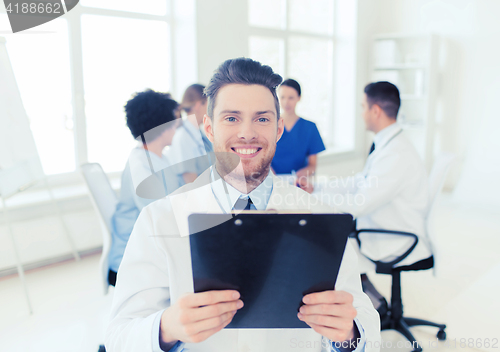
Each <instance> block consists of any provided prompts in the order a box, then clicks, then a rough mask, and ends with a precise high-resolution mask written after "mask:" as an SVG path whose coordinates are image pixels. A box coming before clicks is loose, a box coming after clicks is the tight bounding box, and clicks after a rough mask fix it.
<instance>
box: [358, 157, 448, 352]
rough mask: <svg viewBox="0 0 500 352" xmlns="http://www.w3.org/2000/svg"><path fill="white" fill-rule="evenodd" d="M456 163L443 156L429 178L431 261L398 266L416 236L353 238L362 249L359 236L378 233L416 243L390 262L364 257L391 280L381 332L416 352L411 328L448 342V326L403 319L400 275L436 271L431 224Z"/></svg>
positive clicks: (428, 215)
mask: <svg viewBox="0 0 500 352" xmlns="http://www.w3.org/2000/svg"><path fill="white" fill-rule="evenodd" d="M454 160H455V155H453V154H451V153H442V154H440V155H439V156H438V157H437V158H436V161H435V162H434V165H433V167H432V170H431V173H430V175H429V186H430V187H429V188H430V190H429V195H430V199H429V206H428V210H427V217H426V230H427V234H428V238H429V241H430V242H431V253H432V255H431V256H430V257H429V258H426V259H423V260H420V261H418V262H416V263H413V264H411V265H405V266H396V265H397V264H398V263H399V262H401V261H402V260H403V259H405V258H406V257H407V256H408V255H409V254H410V253H411V252H412V251H413V249H415V247H416V246H417V243H418V237H417V236H416V235H415V234H413V233H409V232H403V231H392V230H385V229H359V230H356V231H355V232H354V233H353V237H355V239H356V241H357V242H358V244H359V245H361V240H360V238H359V234H360V233H372V234H373V235H376V234H377V233H383V234H389V235H394V236H405V237H410V238H412V239H413V243H412V244H411V246H410V247H409V248H408V250H407V251H406V252H405V253H403V254H402V255H400V256H399V257H397V258H395V259H393V260H391V261H389V262H382V261H376V260H373V259H371V258H369V257H367V256H365V257H366V258H368V259H369V260H370V261H372V262H373V263H375V266H376V272H377V273H379V274H388V275H391V276H392V289H391V303H390V308H389V311H388V312H387V314H385V315H382V316H381V329H382V330H388V329H391V330H396V331H398V332H400V333H401V334H402V335H403V336H404V337H406V338H407V339H408V340H409V341H410V342H411V343H412V346H413V352H421V351H422V347H421V346H419V345H418V343H417V340H416V339H415V337H414V336H413V334H412V333H411V331H410V327H412V326H419V325H420V326H422V325H423V326H433V327H437V328H438V329H439V331H438V333H437V338H438V339H439V340H446V332H445V329H446V325H444V324H437V323H433V322H431V321H427V320H422V319H416V318H407V317H405V316H403V301H402V298H401V273H402V272H404V271H416V270H428V269H431V268H435V261H436V259H437V258H438V257H439V256H438V252H437V251H436V248H435V247H436V246H432V243H433V241H435V240H436V238H435V234H434V231H432V220H433V218H434V212H435V209H436V207H435V205H436V200H437V199H438V195H439V194H440V193H441V190H442V188H443V185H444V181H445V179H446V175H447V174H448V171H449V169H450V166H451V165H452V163H453V161H454ZM434 243H435V242H434ZM434 273H435V272H434Z"/></svg>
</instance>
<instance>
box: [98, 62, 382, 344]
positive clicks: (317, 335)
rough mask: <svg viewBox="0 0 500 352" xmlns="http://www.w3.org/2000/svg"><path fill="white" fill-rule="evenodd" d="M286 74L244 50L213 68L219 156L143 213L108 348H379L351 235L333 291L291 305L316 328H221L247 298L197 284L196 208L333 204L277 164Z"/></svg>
mask: <svg viewBox="0 0 500 352" xmlns="http://www.w3.org/2000/svg"><path fill="white" fill-rule="evenodd" d="M280 83H281V77H280V76H279V75H278V74H276V73H274V72H273V70H272V69H271V68H270V67H269V66H265V65H262V64H260V63H259V62H257V61H254V60H251V59H247V58H238V59H230V60H227V61H225V62H223V63H222V64H221V65H220V66H219V68H218V69H217V70H216V71H215V73H214V75H213V76H212V79H211V80H210V83H209V84H208V86H207V87H206V88H205V95H206V96H207V98H208V111H207V114H206V115H205V116H204V118H203V123H204V129H205V132H206V135H207V137H208V138H209V139H210V141H211V142H212V143H213V146H214V151H215V158H216V160H215V165H213V166H212V167H210V168H209V169H208V170H206V171H205V172H204V173H203V174H201V175H200V176H199V177H198V178H197V179H196V180H195V181H194V182H192V183H190V184H187V185H185V186H184V187H182V188H180V189H179V190H178V191H177V192H175V193H174V194H171V195H170V196H169V197H166V198H164V199H161V200H158V201H157V202H154V203H152V204H150V205H148V206H147V207H145V208H144V209H143V211H142V212H141V215H140V216H139V219H138V220H137V223H136V225H135V227H134V230H133V232H132V235H131V237H130V242H129V246H128V247H127V251H126V253H125V256H124V258H123V262H122V267H121V269H120V275H121V276H120V280H119V281H118V284H117V287H116V290H115V295H114V300H113V308H112V312H111V322H110V325H109V327H108V330H107V333H106V350H107V351H108V352H113V351H120V352H135V351H181V350H189V351H193V352H195V351H217V352H235V351H249V350H252V351H271V350H272V351H280V352H287V351H290V352H291V351H297V345H294V344H293V343H291V341H293V340H294V339H296V340H297V341H300V342H301V343H305V342H307V346H308V348H307V350H308V351H309V350H311V351H331V350H332V349H334V345H336V343H339V344H342V343H343V347H345V349H343V351H353V350H356V351H365V350H367V351H370V352H371V351H376V350H377V349H376V347H375V348H374V347H373V346H374V345H375V346H376V345H377V344H379V343H380V320H379V316H378V314H377V312H376V311H375V309H374V308H373V305H372V304H371V302H370V300H369V298H368V297H367V296H366V295H365V294H364V293H363V292H362V291H361V283H360V277H359V272H358V271H357V269H356V262H357V259H356V256H355V254H354V249H352V247H351V246H350V244H347V245H346V247H345V252H344V255H343V257H342V264H341V266H340V270H339V273H338V276H337V280H336V284H335V290H329V291H323V292H316V293H311V294H308V295H305V296H304V298H303V303H304V305H303V306H302V307H301V308H300V310H299V312H293V313H294V314H297V319H298V320H301V321H303V322H305V323H306V324H308V325H309V326H310V327H311V329H224V328H225V327H226V326H227V325H228V324H229V323H230V322H231V320H232V319H233V317H234V315H235V314H238V310H239V309H240V308H242V307H243V305H244V302H243V301H242V300H241V299H240V293H239V292H238V291H236V290H214V291H206V292H201V293H193V291H194V288H193V276H192V270H191V267H192V263H191V250H190V239H189V237H190V233H189V229H188V221H187V219H188V216H190V215H191V214H193V213H209V214H210V213H212V214H229V213H231V212H233V211H235V212H236V213H238V212H240V211H242V210H258V211H265V210H266V209H277V210H284V211H292V212H293V211H302V212H314V213H320V212H321V213H325V212H326V213H331V212H332V211H333V209H332V208H330V207H329V206H325V205H322V204H319V202H317V200H315V199H313V197H312V196H311V195H309V194H308V193H307V192H305V191H303V190H302V189H300V188H298V187H295V186H293V185H290V184H288V183H285V182H280V179H279V178H277V177H276V176H275V175H274V174H273V172H272V171H271V161H272V159H273V156H274V153H275V150H276V143H277V141H278V140H279V139H280V137H281V135H282V133H283V129H284V121H283V119H282V118H280V117H279V102H278V98H277V96H276V87H277V86H278V85H279V84H280ZM200 225H201V224H200ZM214 225H215V224H208V223H207V224H205V226H207V228H208V227H211V226H214ZM255 231H259V230H258V228H257V229H256V230H255ZM218 240H220V239H218V238H213V241H218ZM290 255H291V256H294V253H290ZM224 259H225V258H221V260H224ZM332 274H333V273H332ZM242 298H243V299H244V297H242ZM275 299H279V297H275ZM269 314H272V313H271V312H270V313H269ZM366 341H370V344H369V343H367V342H366ZM299 346H300V343H299ZM311 346H314V347H313V348H312V349H311V348H309V347H311ZM298 350H300V351H303V350H305V349H304V348H299V349H298Z"/></svg>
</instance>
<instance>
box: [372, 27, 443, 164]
mask: <svg viewBox="0 0 500 352" xmlns="http://www.w3.org/2000/svg"><path fill="white" fill-rule="evenodd" d="M438 39H439V38H438V37H437V36H436V35H433V34H430V35H411V34H400V33H397V34H379V35H376V36H374V38H373V50H372V58H371V60H370V63H371V80H372V81H373V82H376V81H388V82H391V83H393V84H395V85H396V86H397V87H398V89H399V92H400V95H401V108H400V110H399V114H398V123H399V124H400V125H401V127H402V128H403V129H404V130H405V131H406V135H407V137H409V138H410V139H411V140H412V142H413V143H414V145H415V147H416V148H417V150H418V152H419V153H420V156H421V157H422V159H423V160H424V162H425V164H426V166H427V167H428V168H429V167H430V166H431V165H432V157H433V151H434V139H435V131H436V122H435V120H436V118H435V115H436V102H437V81H438V78H437V75H438V73H437V55H438Z"/></svg>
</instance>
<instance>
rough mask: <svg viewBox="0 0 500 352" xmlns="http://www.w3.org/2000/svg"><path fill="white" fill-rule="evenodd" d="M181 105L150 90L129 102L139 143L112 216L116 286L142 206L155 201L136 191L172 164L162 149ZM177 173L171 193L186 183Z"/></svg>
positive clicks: (169, 138) (169, 187) (128, 117)
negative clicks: (149, 178)
mask: <svg viewBox="0 0 500 352" xmlns="http://www.w3.org/2000/svg"><path fill="white" fill-rule="evenodd" d="M178 105H179V104H177V102H176V101H174V100H172V99H170V94H167V93H159V92H155V91H153V90H150V89H148V90H146V91H144V92H139V93H136V94H135V95H134V96H133V97H132V99H130V100H129V101H128V102H127V104H126V105H125V113H126V121H127V126H128V128H129V129H130V132H131V134H132V136H133V137H134V138H135V139H136V140H137V141H138V142H139V146H138V147H136V148H134V149H132V151H131V152H130V156H129V159H128V161H127V165H126V166H125V169H124V170H123V173H122V177H121V190H120V198H119V202H118V204H117V206H116V210H115V212H114V214H113V217H112V219H111V236H112V243H111V249H110V252H109V255H108V265H109V274H108V281H109V283H110V284H111V285H113V286H114V285H115V283H116V277H117V272H118V268H119V267H120V263H121V260H122V257H123V253H124V251H125V247H126V245H127V242H128V239H129V237H130V233H131V232H132V228H133V227H134V224H135V221H136V220H137V217H138V216H139V213H140V211H141V210H142V208H144V207H145V206H146V205H148V204H149V203H151V202H152V201H153V200H152V199H146V198H141V197H139V196H138V195H137V193H136V188H137V185H138V184H139V183H140V181H142V180H143V179H145V178H146V176H148V175H151V174H154V171H158V170H162V169H165V168H167V167H169V166H170V164H169V162H168V160H167V159H166V158H165V157H164V156H163V155H162V151H163V149H164V148H165V146H167V145H170V144H171V142H172V138H173V136H174V134H175V130H176V128H177V126H178V122H179V120H176V110H177V108H178ZM151 167H152V168H153V170H154V171H152V170H151ZM171 176H172V175H171ZM174 176H175V175H173V176H172V177H168V178H167V179H166V180H165V185H166V187H167V191H168V192H173V191H175V190H176V189H177V188H179V187H180V186H181V185H182V184H183V183H182V182H181V180H180V179H179V178H178V177H174ZM153 177H159V175H155V176H153ZM161 181H162V182H163V180H161Z"/></svg>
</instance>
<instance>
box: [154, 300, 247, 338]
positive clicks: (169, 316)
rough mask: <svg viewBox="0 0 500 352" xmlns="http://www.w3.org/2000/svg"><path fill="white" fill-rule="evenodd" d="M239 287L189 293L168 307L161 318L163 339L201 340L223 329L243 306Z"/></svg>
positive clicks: (161, 336) (161, 335)
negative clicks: (236, 289) (237, 289)
mask: <svg viewBox="0 0 500 352" xmlns="http://www.w3.org/2000/svg"><path fill="white" fill-rule="evenodd" d="M239 298H240V294H239V292H238V291H234V290H224V291H207V292H200V293H189V294H186V295H184V296H182V297H181V298H179V300H178V301H177V303H175V304H174V305H172V306H170V307H169V308H167V309H165V311H164V312H163V314H162V316H161V322H160V341H162V342H163V343H164V344H174V343H175V342H177V341H182V342H194V343H198V342H202V341H204V340H206V339H207V338H209V337H210V336H212V335H213V334H215V333H216V332H218V331H220V330H222V329H224V328H225V327H226V326H227V325H228V324H229V323H230V322H231V320H233V317H234V315H235V314H236V311H237V310H238V309H240V308H242V307H243V301H241V300H240V299H239Z"/></svg>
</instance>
